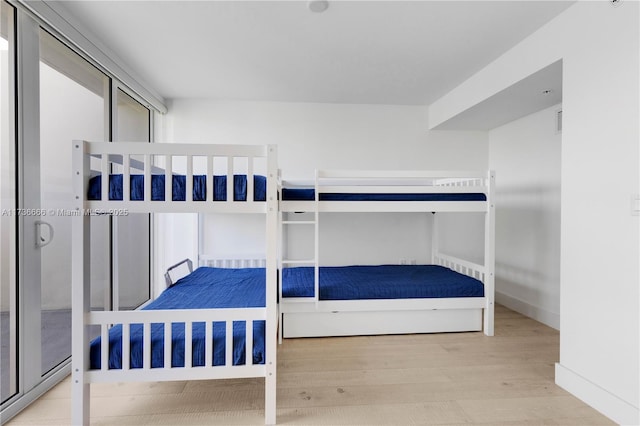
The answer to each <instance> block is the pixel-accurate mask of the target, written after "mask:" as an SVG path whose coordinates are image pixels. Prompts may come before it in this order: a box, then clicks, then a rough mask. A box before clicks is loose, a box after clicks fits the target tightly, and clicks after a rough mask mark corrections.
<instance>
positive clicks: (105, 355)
mask: <svg viewBox="0 0 640 426" xmlns="http://www.w3.org/2000/svg"><path fill="white" fill-rule="evenodd" d="M100 369H101V370H102V371H105V370H108V369H109V325H108V324H102V325H101V326H100Z"/></svg>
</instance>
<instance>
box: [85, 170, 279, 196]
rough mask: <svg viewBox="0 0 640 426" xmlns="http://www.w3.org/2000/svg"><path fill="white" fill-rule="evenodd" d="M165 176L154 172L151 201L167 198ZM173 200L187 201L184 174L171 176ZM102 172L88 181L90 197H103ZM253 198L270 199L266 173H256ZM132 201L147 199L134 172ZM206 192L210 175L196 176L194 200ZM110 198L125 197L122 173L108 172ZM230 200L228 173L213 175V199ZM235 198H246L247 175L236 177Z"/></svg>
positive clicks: (131, 184)
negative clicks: (228, 198)
mask: <svg viewBox="0 0 640 426" xmlns="http://www.w3.org/2000/svg"><path fill="white" fill-rule="evenodd" d="M164 183H165V175H151V200H152V201H164ZM171 183H172V197H171V199H172V201H185V195H186V194H185V193H186V183H187V177H186V176H184V175H173V176H172V182H171ZM101 185H102V175H99V176H94V177H92V178H91V179H90V180H89V190H88V191H87V199H89V200H100V199H101V188H102V186H101ZM253 185H254V186H253V200H254V201H265V200H266V199H267V179H266V178H265V177H264V176H260V175H254V176H253ZM130 188H131V195H130V199H131V200H132V201H140V200H144V175H131V179H130ZM206 195H207V177H206V176H205V175H194V176H193V200H194V201H205V200H206ZM109 199H110V200H122V199H123V197H122V175H121V174H112V175H109ZM226 200H227V176H214V177H213V201H226ZM233 200H234V201H246V200H247V176H246V175H234V176H233Z"/></svg>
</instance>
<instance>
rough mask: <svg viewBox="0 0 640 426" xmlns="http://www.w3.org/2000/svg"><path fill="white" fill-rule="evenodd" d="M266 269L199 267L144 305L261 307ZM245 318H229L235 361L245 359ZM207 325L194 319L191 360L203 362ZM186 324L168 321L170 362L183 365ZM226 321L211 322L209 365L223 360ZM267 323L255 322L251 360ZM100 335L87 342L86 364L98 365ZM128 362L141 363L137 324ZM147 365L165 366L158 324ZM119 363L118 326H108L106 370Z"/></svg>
mask: <svg viewBox="0 0 640 426" xmlns="http://www.w3.org/2000/svg"><path fill="white" fill-rule="evenodd" d="M265 281H266V277H265V269H264V268H244V269H222V268H198V269H196V270H195V271H193V272H192V273H191V274H190V275H188V276H186V277H184V278H182V279H181V280H179V281H178V282H176V283H175V284H174V285H173V286H171V287H169V288H167V289H166V290H165V291H164V292H163V293H162V294H161V295H160V296H159V297H158V298H157V299H156V300H154V301H153V302H152V303H150V304H149V305H147V306H146V307H145V308H144V309H145V310H148V309H207V308H249V307H264V306H265V290H266V289H265ZM245 327H246V324H245V322H244V321H241V322H237V321H234V323H233V365H244V364H245V353H246V349H245ZM204 331H205V324H204V322H201V323H194V324H193V331H192V365H194V366H203V365H204V358H205V353H204V351H205V335H204V334H205V333H204ZM184 335H185V326H184V323H174V324H173V325H172V342H171V346H172V350H171V354H172V355H171V366H172V367H184V365H185V362H184V345H185V336H184ZM225 335H226V325H225V323H224V322H217V321H214V322H213V365H214V366H215V365H224V364H225ZM264 339H265V323H264V321H254V322H253V363H254V364H264V361H265V349H264V348H265V341H264ZM101 344H102V342H101V339H100V337H98V338H96V339H94V340H93V341H92V342H91V346H90V368H91V369H99V368H100V367H101V362H100V349H101ZM130 350H131V357H130V366H131V368H142V366H143V360H142V354H143V328H142V325H141V324H132V325H131V327H130ZM151 367H152V368H161V367H164V330H163V325H162V324H152V325H151ZM121 368H122V326H121V325H116V326H114V327H112V328H111V329H110V330H109V369H121Z"/></svg>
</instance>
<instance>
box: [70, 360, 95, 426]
mask: <svg viewBox="0 0 640 426" xmlns="http://www.w3.org/2000/svg"><path fill="white" fill-rule="evenodd" d="M71 379H72V380H73V383H72V384H71V401H72V403H71V411H72V412H71V424H72V425H88V424H89V412H90V411H89V398H90V395H91V393H90V392H91V391H90V385H89V384H88V383H82V374H81V373H75V372H74V373H73V374H72V375H71Z"/></svg>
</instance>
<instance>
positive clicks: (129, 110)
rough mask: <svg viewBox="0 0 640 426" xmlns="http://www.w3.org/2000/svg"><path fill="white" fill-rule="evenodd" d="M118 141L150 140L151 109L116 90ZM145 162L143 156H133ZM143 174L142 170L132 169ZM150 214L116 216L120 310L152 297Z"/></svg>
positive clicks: (116, 286)
mask: <svg viewBox="0 0 640 426" xmlns="http://www.w3.org/2000/svg"><path fill="white" fill-rule="evenodd" d="M115 96H116V107H117V109H116V120H115V124H116V129H117V130H116V135H117V136H116V139H115V140H116V141H117V142H141V143H145V142H149V141H150V136H151V135H150V121H151V120H150V111H149V109H148V108H146V107H145V106H143V105H142V104H140V103H139V102H138V101H136V100H135V99H133V98H132V97H131V96H129V95H127V94H126V93H124V92H123V91H122V90H120V89H117V90H116V93H115ZM132 159H135V160H138V161H141V162H143V163H144V158H143V157H135V158H132ZM131 173H140V174H141V173H142V170H133V169H132V170H131ZM150 222H151V220H150V215H149V214H143V213H131V214H129V215H127V216H117V217H114V218H113V226H114V253H113V255H114V258H115V259H114V271H113V276H114V290H115V291H116V292H117V299H116V300H117V301H118V308H119V309H135V308H136V307H138V306H140V305H142V304H143V303H144V302H146V301H147V300H149V299H150V297H151V274H150V269H151V264H150V238H151V234H150Z"/></svg>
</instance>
